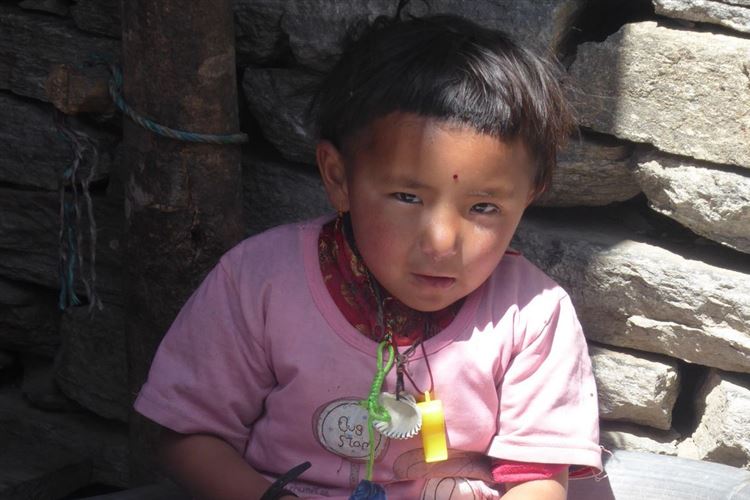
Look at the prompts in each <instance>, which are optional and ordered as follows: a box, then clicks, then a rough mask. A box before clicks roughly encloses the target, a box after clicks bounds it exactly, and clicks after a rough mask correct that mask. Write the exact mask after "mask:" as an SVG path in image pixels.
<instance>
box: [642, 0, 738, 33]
mask: <svg viewBox="0 0 750 500" xmlns="http://www.w3.org/2000/svg"><path fill="white" fill-rule="evenodd" d="M652 3H653V4H654V10H655V11H656V13H657V14H660V15H662V16H667V17H675V18H677V19H686V20H688V21H695V22H699V23H712V24H718V25H719V26H724V27H726V28H730V29H733V30H736V31H741V32H743V33H750V3H748V2H747V0H729V1H727V0H652Z"/></svg>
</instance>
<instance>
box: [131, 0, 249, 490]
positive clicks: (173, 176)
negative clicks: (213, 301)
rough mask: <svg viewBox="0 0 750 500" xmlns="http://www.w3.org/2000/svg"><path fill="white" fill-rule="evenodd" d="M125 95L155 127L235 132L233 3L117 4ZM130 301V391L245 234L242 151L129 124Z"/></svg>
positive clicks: (146, 477) (148, 446)
mask: <svg viewBox="0 0 750 500" xmlns="http://www.w3.org/2000/svg"><path fill="white" fill-rule="evenodd" d="M121 5H122V23H123V33H122V35H123V36H122V40H123V73H124V97H125V99H126V100H127V101H128V103H129V104H130V105H131V106H132V107H133V108H134V109H135V110H137V111H138V112H139V113H140V114H142V115H145V116H147V117H149V118H151V119H153V120H154V121H156V122H157V123H159V124H162V125H165V126H167V127H171V128H176V129H180V130H187V131H191V132H197V133H203V134H233V133H237V132H238V129H239V118H238V105H237V81H236V68H235V59H234V54H235V50H234V24H233V16H232V10H231V1H230V0H193V1H190V2H184V1H180V0H159V1H155V0H129V1H123V2H122V4H121ZM123 134H124V147H123V163H124V168H125V171H126V174H125V178H126V181H125V186H126V207H127V208H126V234H127V237H126V245H125V247H126V250H125V261H126V262H127V265H126V266H124V268H125V280H126V285H125V297H126V318H128V324H127V326H126V335H127V337H128V355H129V361H128V364H129V373H130V389H131V393H132V394H135V393H137V391H138V390H139V388H140V386H141V384H142V383H143V381H144V380H145V377H146V374H147V372H148V368H149V366H150V364H151V360H152V357H153V354H154V352H155V350H156V347H157V345H158V344H159V342H160V340H161V338H162V336H163V335H164V332H165V331H166V330H167V328H168V326H169V324H170V323H171V321H172V320H173V319H174V317H175V315H176V314H177V311H178V310H179V308H180V307H181V306H182V304H183V303H184V301H185V300H186V299H187V297H188V296H189V294H190V293H191V292H192V291H193V290H194V289H195V287H196V286H197V285H198V284H199V283H200V281H201V280H202V278H203V276H204V275H205V273H206V272H207V271H208V270H209V269H210V268H211V267H213V266H214V265H215V264H216V262H217V261H218V258H219V257H220V255H221V254H223V253H224V252H225V251H226V250H227V249H228V248H230V247H231V246H233V245H234V244H235V243H236V242H237V241H239V240H240V239H241V238H242V235H243V228H242V221H241V213H242V199H241V186H242V182H241V174H240V148H239V146H228V145H208V144H195V143H188V142H181V141H178V140H174V139H168V138H164V137H161V136H157V135H155V134H153V133H151V132H149V131H147V130H146V129H144V128H141V127H140V126H139V125H137V124H136V123H134V122H133V121H131V120H129V119H125V121H124V127H123ZM130 432H131V453H132V461H131V466H132V474H133V476H132V477H133V482H134V484H139V483H142V482H152V479H153V478H154V471H155V470H156V468H155V467H154V464H153V458H152V457H153V456H154V453H153V444H152V443H153V442H154V440H155V436H156V432H157V431H156V429H155V428H154V427H153V426H151V425H149V424H148V423H146V422H145V421H144V420H143V419H141V418H139V417H137V416H134V418H133V419H132V420H131V431H130Z"/></svg>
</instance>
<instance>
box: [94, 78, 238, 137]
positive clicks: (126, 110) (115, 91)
mask: <svg viewBox="0 0 750 500" xmlns="http://www.w3.org/2000/svg"><path fill="white" fill-rule="evenodd" d="M109 70H110V73H111V74H112V77H111V78H110V80H109V94H110V95H111V96H112V100H113V101H114V103H115V106H117V109H119V110H120V111H122V113H123V114H124V115H126V116H127V117H128V118H130V119H131V120H133V121H134V122H135V123H137V124H138V125H140V126H141V127H143V128H145V129H146V130H150V131H151V132H153V133H155V134H158V135H161V136H163V137H169V138H171V139H177V140H180V141H186V142H200V143H205V144H244V143H246V142H248V137H247V134H245V133H238V134H198V133H195V132H187V131H184V130H177V129H173V128H170V127H166V126H164V125H159V124H158V123H156V122H155V121H153V120H150V119H148V118H146V117H144V116H141V115H140V114H139V113H138V112H137V111H136V110H134V109H133V108H132V107H131V106H130V105H128V103H127V102H125V98H124V97H123V96H122V72H121V71H120V69H119V68H118V67H117V66H115V65H114V64H109Z"/></svg>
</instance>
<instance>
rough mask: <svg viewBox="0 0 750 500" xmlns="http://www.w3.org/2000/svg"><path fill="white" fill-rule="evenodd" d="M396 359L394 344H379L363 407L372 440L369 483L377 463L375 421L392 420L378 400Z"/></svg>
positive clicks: (368, 473) (368, 471) (369, 457)
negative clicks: (374, 368) (384, 361)
mask: <svg viewBox="0 0 750 500" xmlns="http://www.w3.org/2000/svg"><path fill="white" fill-rule="evenodd" d="M386 347H387V348H388V361H386V363H385V366H383V349H384V348H386ZM395 357H396V356H395V349H394V348H393V344H391V343H390V342H389V341H387V340H384V341H383V342H381V343H379V344H378V361H377V365H378V366H377V370H376V372H375V377H374V378H373V379H372V385H371V386H370V394H369V395H368V396H367V399H366V400H365V401H362V405H363V406H364V407H365V408H367V435H368V436H369V438H370V453H369V454H368V456H367V480H368V481H372V467H373V464H374V463H375V429H374V428H373V421H375V420H380V421H382V422H390V420H391V416H390V414H389V413H388V410H386V409H385V408H384V407H383V405H381V404H380V402H379V401H378V399H379V397H380V391H381V389H382V388H383V382H384V381H385V377H386V375H388V372H390V371H391V368H393V361H394V359H395Z"/></svg>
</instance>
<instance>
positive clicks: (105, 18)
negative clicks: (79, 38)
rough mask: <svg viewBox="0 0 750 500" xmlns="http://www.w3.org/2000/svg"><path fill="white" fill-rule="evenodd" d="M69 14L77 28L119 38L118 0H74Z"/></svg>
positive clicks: (119, 15) (119, 17) (120, 17)
mask: <svg viewBox="0 0 750 500" xmlns="http://www.w3.org/2000/svg"><path fill="white" fill-rule="evenodd" d="M70 14H71V16H72V17H73V21H75V23H76V26H78V28H80V29H82V30H84V31H88V32H91V33H96V34H97V35H104V36H109V37H113V38H120V35H121V34H120V30H121V19H122V16H121V14H120V2H119V0H76V3H75V5H73V6H72V7H71V8H70Z"/></svg>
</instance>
